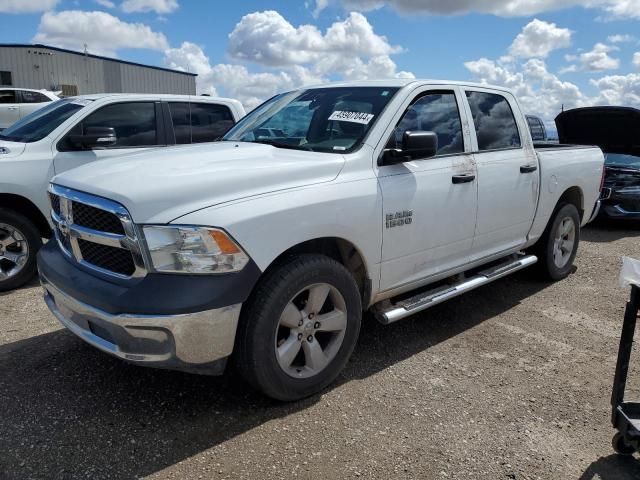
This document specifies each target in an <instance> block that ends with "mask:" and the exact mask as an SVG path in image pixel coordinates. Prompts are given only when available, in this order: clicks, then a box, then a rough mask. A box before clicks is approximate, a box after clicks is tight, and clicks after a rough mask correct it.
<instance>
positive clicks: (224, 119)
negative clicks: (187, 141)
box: [176, 102, 235, 143]
mask: <svg viewBox="0 0 640 480" xmlns="http://www.w3.org/2000/svg"><path fill="white" fill-rule="evenodd" d="M234 124H235V122H234V120H233V115H231V111H230V110H229V108H228V107H227V106H225V105H216V104H213V103H195V102H194V103H191V143H202V142H213V141H214V140H217V139H218V138H220V137H221V136H223V135H224V134H225V133H227V131H228V130H229V129H230V128H231V127H233V125H234ZM176 141H177V136H176Z"/></svg>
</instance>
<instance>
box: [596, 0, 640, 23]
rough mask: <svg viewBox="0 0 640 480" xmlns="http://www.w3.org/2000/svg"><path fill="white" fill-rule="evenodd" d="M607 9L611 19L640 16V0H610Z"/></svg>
mask: <svg viewBox="0 0 640 480" xmlns="http://www.w3.org/2000/svg"><path fill="white" fill-rule="evenodd" d="M603 3H607V5H606V6H605V11H606V12H607V13H608V14H609V18H611V19H627V18H640V0H608V1H606V2H603Z"/></svg>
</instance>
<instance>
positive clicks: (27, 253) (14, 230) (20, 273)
mask: <svg viewBox="0 0 640 480" xmlns="http://www.w3.org/2000/svg"><path fill="white" fill-rule="evenodd" d="M41 246H42V238H41V237H40V233H39V232H38V229H37V228H36V227H35V226H34V225H33V223H31V222H30V221H29V220H28V219H27V218H26V217H24V216H23V215H20V214H18V213H16V212H14V211H12V210H7V209H5V208H0V292H3V291H6V290H11V289H13V288H18V287H20V286H22V285H23V284H25V283H27V282H28V281H29V280H30V279H31V278H32V277H33V275H34V274H35V273H36V254H37V253H38V250H39V249H40V247H41Z"/></svg>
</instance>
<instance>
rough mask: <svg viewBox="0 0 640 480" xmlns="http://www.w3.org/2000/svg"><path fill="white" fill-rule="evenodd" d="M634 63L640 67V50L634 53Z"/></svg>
mask: <svg viewBox="0 0 640 480" xmlns="http://www.w3.org/2000/svg"><path fill="white" fill-rule="evenodd" d="M632 63H633V65H634V67H636V68H640V52H636V53H634V54H633V60H632Z"/></svg>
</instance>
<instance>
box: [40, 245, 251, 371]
mask: <svg viewBox="0 0 640 480" xmlns="http://www.w3.org/2000/svg"><path fill="white" fill-rule="evenodd" d="M38 271H39V274H40V282H41V284H42V287H43V288H44V300H45V302H46V304H47V306H48V307H49V309H50V310H51V312H52V313H53V314H54V315H55V316H56V318H57V319H58V320H59V321H60V322H61V323H62V324H63V325H64V326H65V327H66V328H68V329H69V330H70V331H71V332H73V333H74V334H76V335H77V336H78V337H80V338H81V339H82V340H84V341H85V342H87V343H89V344H90V345H93V346H94V347H96V348H98V349H100V350H102V351H103V352H106V353H108V354H111V355H113V356H115V357H118V358H121V359H123V360H126V361H127V362H131V363H136V364H140V365H145V366H149V367H158V368H168V369H175V370H183V371H188V372H194V373H201V374H209V375H215V374H221V373H222V372H223V371H224V367H225V365H226V359H227V357H228V356H229V355H231V353H232V351H233V347H234V343H235V334H236V328H237V325H238V319H239V317H240V309H241V306H242V304H243V302H244V301H245V300H246V299H247V297H248V296H249V293H250V292H251V289H252V288H253V285H254V284H255V282H256V281H257V279H258V277H259V275H260V271H259V270H258V268H257V267H256V266H255V264H253V262H251V264H249V265H247V267H245V269H243V270H242V271H241V272H238V273H235V274H223V275H201V276H197V275H173V274H152V273H149V274H147V275H146V276H145V277H143V278H142V279H133V280H131V281H120V280H113V279H108V278H101V277H99V276H97V275H96V274H95V273H94V272H92V271H88V270H86V269H85V268H83V267H82V266H81V265H78V264H76V263H73V262H72V261H71V260H69V259H68V258H67V257H66V256H65V255H63V254H62V252H61V251H60V248H59V246H58V245H57V242H48V243H47V244H46V245H45V246H44V247H43V248H42V249H41V250H40V252H39V253H38Z"/></svg>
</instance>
